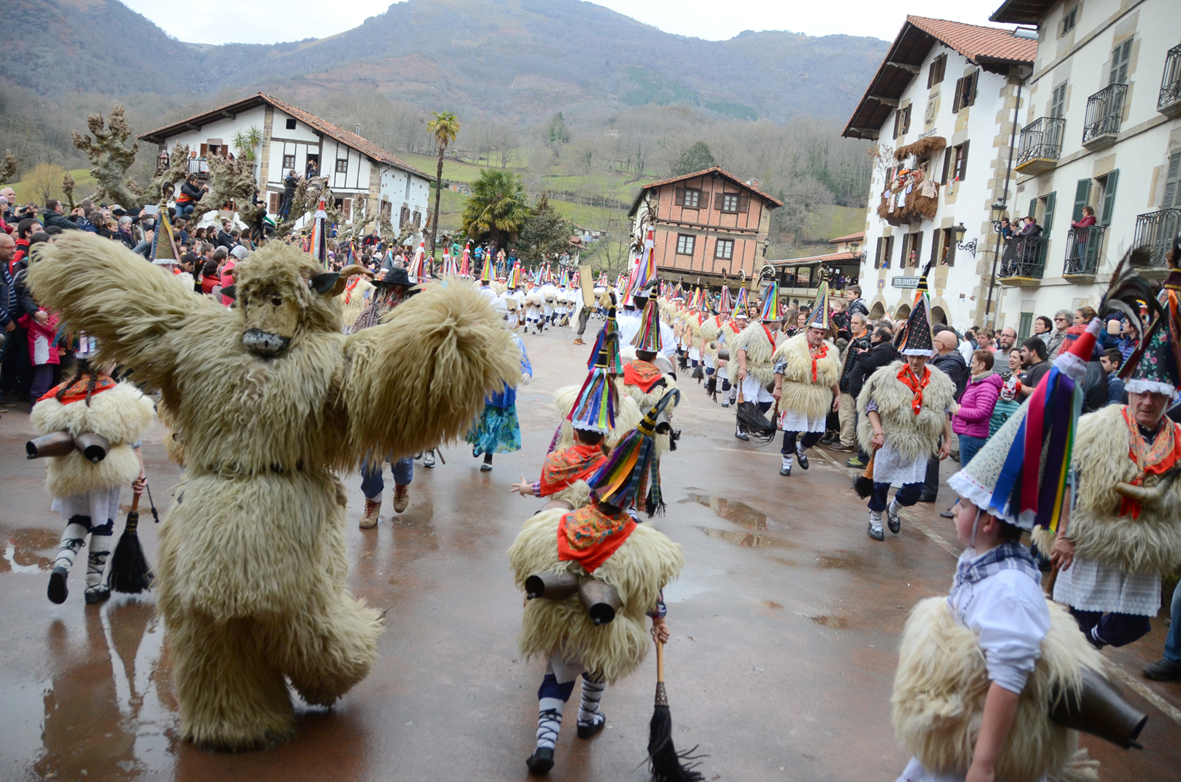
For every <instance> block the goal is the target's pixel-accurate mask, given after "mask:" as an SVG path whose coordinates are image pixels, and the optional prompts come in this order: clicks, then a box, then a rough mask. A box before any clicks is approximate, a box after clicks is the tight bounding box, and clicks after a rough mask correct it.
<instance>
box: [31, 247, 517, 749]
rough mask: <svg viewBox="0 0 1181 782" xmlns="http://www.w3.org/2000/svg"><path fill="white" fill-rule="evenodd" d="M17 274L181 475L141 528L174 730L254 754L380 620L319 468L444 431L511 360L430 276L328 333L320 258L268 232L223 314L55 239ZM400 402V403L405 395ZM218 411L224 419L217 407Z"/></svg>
mask: <svg viewBox="0 0 1181 782" xmlns="http://www.w3.org/2000/svg"><path fill="white" fill-rule="evenodd" d="M72 233H74V234H77V235H76V236H64V237H62V239H61V241H59V242H58V243H57V244H56V245H55V246H54V247H52V248H50V249H49V250H47V251H46V252H45V254H44V256H43V260H41V261H39V262H38V263H37V264H35V265H34V266H33V267H32V268H31V269H30V270H29V283H30V285H31V286H32V288H33V290H34V291H36V295H37V297H38V299H39V300H40V301H43V302H45V303H46V304H47V305H48V306H51V307H52V308H54V309H55V310H58V311H60V312H61V313H62V316H63V319H64V320H65V322H66V323H67V324H69V325H70V327H72V328H75V329H82V330H85V331H86V332H87V333H88V334H93V335H94V336H96V337H97V338H98V340H99V345H100V360H104V359H114V360H117V361H118V362H119V363H120V364H121V365H122V366H125V367H127V368H129V369H133V370H134V371H135V377H136V378H137V379H139V380H140V381H141V382H147V383H150V384H152V385H153V386H155V387H156V388H158V389H160V392H161V399H162V405H163V406H164V407H165V408H167V410H168V412H169V414H170V416H171V418H172V419H173V420H174V421H175V422H176V424H177V429H178V430H179V431H181V432H183V433H184V447H185V454H184V459H185V464H186V476H185V479H184V480H183V481H182V482H181V484H180V485H179V487H178V490H177V498H176V504H174V505H173V506H172V508H171V509H170V510H169V512H168V514H167V516H166V517H165V519H164V520H163V523H162V524H161V525H160V533H159V534H160V554H159V562H158V565H157V568H156V575H157V580H156V585H157V595H158V600H159V606H160V610H161V612H162V614H163V617H164V621H165V626H166V628H167V631H168V638H169V648H170V654H171V657H172V666H173V675H174V678H175V686H176V697H177V702H178V704H179V707H180V735H181V737H182V738H184V739H187V740H191V741H193V742H195V743H197V744H199V745H201V746H204V747H212V748H219V749H229V750H241V749H250V748H257V747H262V746H265V745H267V744H268V743H271V742H273V741H276V740H281V739H284V738H286V737H288V736H289V735H290V734H291V731H292V726H293V714H292V706H291V701H290V697H289V695H288V690H287V682H288V681H290V683H291V685H292V686H294V687H295V689H296V690H297V691H298V692H299V694H300V695H301V696H302V697H303V698H304V699H305V700H306V701H307V702H308V703H311V704H315V705H328V704H331V703H333V702H334V701H335V700H336V699H337V698H339V697H341V696H342V695H343V694H344V693H345V692H347V691H348V690H349V689H350V688H351V687H352V686H353V685H355V684H356V683H357V682H359V681H360V680H361V679H363V678H364V677H365V676H366V674H368V672H369V669H370V667H371V666H372V664H373V661H374V659H375V658H376V654H377V638H378V635H379V634H380V632H381V623H380V620H379V614H378V612H377V611H375V610H373V609H371V608H367V607H365V605H364V603H363V602H362V601H360V600H358V599H356V598H354V597H353V596H352V595H351V594H350V593H349V591H348V590H347V589H346V587H345V577H346V575H347V572H348V559H347V556H346V551H345V538H344V530H345V523H346V522H345V504H346V502H345V495H344V491H343V487H342V486H341V484H340V482H339V481H338V480H337V479H336V477H335V476H334V471H337V470H345V469H355V467H356V465H357V463H358V462H359V461H360V460H361V458H362V457H363V456H364V454H365V453H366V452H367V451H369V450H371V449H372V450H374V451H377V452H382V453H393V454H395V455H397V456H401V455H406V454H411V453H415V452H416V451H420V450H425V449H427V448H432V447H434V446H435V445H436V444H437V443H439V442H441V441H444V440H448V439H452V438H455V437H458V436H459V435H461V434H463V432H464V431H465V430H466V428H467V426H468V424H469V423H470V422H471V420H472V419H473V418H474V417H475V416H476V414H477V413H478V412H479V411H480V408H481V406H482V404H483V400H484V395H485V393H487V392H488V391H491V390H493V389H499V388H501V387H502V385H503V384H505V383H511V384H515V383H516V382H517V380H518V378H519V377H520V371H519V369H518V360H519V356H518V352H517V349H516V346H515V345H514V344H513V343H512V337H511V335H510V334H509V333H508V332H506V331H505V330H504V329H502V328H501V327H500V324H499V323H498V322H497V321H496V319H495V315H494V313H493V312H492V309H491V307H490V306H489V304H488V302H487V300H486V299H485V298H484V297H483V296H482V295H481V294H479V293H477V292H476V291H475V289H474V288H473V287H472V286H471V285H470V284H464V283H458V282H455V283H451V284H448V285H446V286H442V285H437V286H431V288H430V289H428V290H427V291H426V292H424V293H423V294H421V295H419V296H416V297H415V298H413V299H412V300H410V301H408V302H406V303H405V304H403V305H401V306H399V307H398V308H397V309H396V310H395V311H394V312H393V313H392V314H391V315H390V316H389V318H388V320H387V322H386V323H383V324H382V325H380V326H375V327H373V328H369V329H365V330H363V331H360V332H358V333H356V334H352V335H349V336H347V337H346V336H345V335H343V334H341V306H340V301H339V299H338V298H335V297H334V296H333V295H332V291H331V290H329V291H328V292H327V293H317V292H316V291H315V290H313V289H312V288H311V286H310V281H311V279H312V278H313V277H314V276H316V275H318V274H319V273H320V272H321V271H322V270H321V269H319V268H318V267H316V266H315V265H314V264H313V262H312V259H311V257H310V256H308V255H307V254H305V253H302V252H300V251H299V250H298V249H295V248H291V247H287V246H284V245H282V244H278V243H272V244H269V245H267V246H266V247H264V248H263V249H261V250H259V251H258V252H256V253H253V254H252V255H251V256H250V257H249V258H248V259H246V260H245V261H243V262H242V263H240V264H239V265H238V283H237V294H238V298H237V302H236V304H235V307H234V309H232V310H227V309H226V308H225V307H222V306H220V305H218V304H215V303H213V302H212V301H210V300H209V299H207V298H203V297H199V296H195V295H193V294H192V293H189V292H186V291H184V290H183V289H182V288H180V287H179V286H177V285H176V284H175V283H174V282H172V281H171V280H169V279H167V278H166V277H165V276H164V275H162V274H154V273H152V272H151V271H150V270H148V269H147V268H146V267H145V266H144V262H143V259H142V258H140V257H138V256H136V255H134V254H132V253H131V252H130V251H128V250H126V249H125V248H123V247H121V246H120V245H118V244H116V243H114V242H109V241H106V240H104V239H102V238H99V237H97V236H92V235H90V234H84V233H82V232H72ZM272 312H285V313H289V314H291V315H292V316H293V317H294V318H295V319H294V320H293V321H292V322H293V323H294V327H293V333H292V334H291V335H290V341H289V343H287V345H286V347H285V348H284V349H282V351H281V352H279V353H277V354H275V355H271V356H269V357H263V356H260V355H259V354H257V353H255V352H252V351H251V350H248V349H247V348H246V347H245V345H244V343H243V335H244V331H245V328H246V323H247V319H248V318H259V319H265V318H266V317H270V313H272ZM406 399H413V400H416V401H415V404H413V405H408V404H405V403H404V402H405V400H406ZM227 411H228V412H227Z"/></svg>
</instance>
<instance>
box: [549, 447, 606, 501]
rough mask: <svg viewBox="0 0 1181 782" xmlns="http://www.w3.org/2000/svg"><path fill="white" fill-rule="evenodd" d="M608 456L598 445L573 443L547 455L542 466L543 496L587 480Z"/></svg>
mask: <svg viewBox="0 0 1181 782" xmlns="http://www.w3.org/2000/svg"><path fill="white" fill-rule="evenodd" d="M605 461H607V457H606V456H604V455H603V449H602V448H600V447H599V446H597V445H572V446H570V447H569V448H563V449H562V450H560V451H554V452H553V453H551V454H550V455H549V456H547V457H545V464H544V465H542V467H541V480H540V481H539V483H540V484H541V496H542V497H548V496H549V495H551V494H554V493H555V492H559V491H561V490H562V489H565V488H566V487H567V486H569V485H570V484H572V483H574V482H575V481H578V480H586V479H587V478H589V477H590V476H591V475H592V474H594V472H595V471H596V470H598V469H599V468H600V467H602V466H603V462H605Z"/></svg>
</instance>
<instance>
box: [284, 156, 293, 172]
mask: <svg viewBox="0 0 1181 782" xmlns="http://www.w3.org/2000/svg"><path fill="white" fill-rule="evenodd" d="M288 161H291V162H290V163H288ZM294 169H295V155H284V156H283V176H287V172H288V171H293V170H294Z"/></svg>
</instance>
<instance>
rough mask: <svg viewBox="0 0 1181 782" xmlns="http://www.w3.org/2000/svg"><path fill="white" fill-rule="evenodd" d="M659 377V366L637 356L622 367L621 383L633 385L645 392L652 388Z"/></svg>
mask: <svg viewBox="0 0 1181 782" xmlns="http://www.w3.org/2000/svg"><path fill="white" fill-rule="evenodd" d="M660 378H661V372H660V368H659V367H657V366H656V365H655V364H653V363H651V362H648V361H643V360H641V359H638V358H637V359H635V360H634V361H631V362H629V363H628V364H625V365H624V367H623V384H624V385H627V386H635V387H636V388H638V389H640V390H641V391H643V392H644V393H645V394H646V393H648V392H649V391H651V390H652V386H654V385H656V381H658V380H660Z"/></svg>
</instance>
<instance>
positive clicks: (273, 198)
mask: <svg viewBox="0 0 1181 782" xmlns="http://www.w3.org/2000/svg"><path fill="white" fill-rule="evenodd" d="M268 200H269V201H270V205H269V206H268V207H267V210H268V211H269V212H270V213H271V214H278V213H279V194H278V193H271V195H270V199H268Z"/></svg>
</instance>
